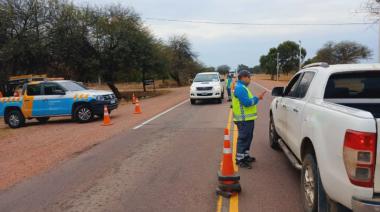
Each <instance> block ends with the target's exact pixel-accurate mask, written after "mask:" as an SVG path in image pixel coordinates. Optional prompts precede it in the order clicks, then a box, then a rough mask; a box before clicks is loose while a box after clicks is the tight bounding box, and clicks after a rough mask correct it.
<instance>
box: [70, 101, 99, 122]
mask: <svg viewBox="0 0 380 212" xmlns="http://www.w3.org/2000/svg"><path fill="white" fill-rule="evenodd" d="M73 117H74V120H75V121H77V122H79V123H87V122H90V121H92V120H93V119H94V113H93V111H92V109H91V108H90V107H89V106H88V105H85V104H83V105H78V106H77V107H76V108H75V110H74V114H73Z"/></svg>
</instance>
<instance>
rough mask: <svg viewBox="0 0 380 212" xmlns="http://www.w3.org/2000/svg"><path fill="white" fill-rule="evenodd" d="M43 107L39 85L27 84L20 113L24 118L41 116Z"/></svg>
mask: <svg viewBox="0 0 380 212" xmlns="http://www.w3.org/2000/svg"><path fill="white" fill-rule="evenodd" d="M43 107H44V102H43V96H42V89H41V83H35V84H28V85H27V86H26V92H25V93H24V96H23V103H22V113H23V114H24V116H25V118H30V117H36V116H41V111H42V110H43Z"/></svg>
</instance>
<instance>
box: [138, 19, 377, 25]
mask: <svg viewBox="0 0 380 212" xmlns="http://www.w3.org/2000/svg"><path fill="white" fill-rule="evenodd" d="M145 19H146V20H151V21H164V22H178V23H194V24H214V25H240V26H355V25H372V24H374V23H376V22H346V23H249V22H218V21H209V20H206V21H196V20H180V19H167V18H145Z"/></svg>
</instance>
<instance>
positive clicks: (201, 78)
mask: <svg viewBox="0 0 380 212" xmlns="http://www.w3.org/2000/svg"><path fill="white" fill-rule="evenodd" d="M217 81H219V77H218V75H217V74H198V75H197V76H196V77H195V79H194V82H217Z"/></svg>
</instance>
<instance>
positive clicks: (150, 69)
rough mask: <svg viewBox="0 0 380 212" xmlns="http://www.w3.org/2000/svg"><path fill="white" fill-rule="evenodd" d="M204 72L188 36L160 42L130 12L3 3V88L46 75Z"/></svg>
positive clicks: (113, 78)
mask: <svg viewBox="0 0 380 212" xmlns="http://www.w3.org/2000/svg"><path fill="white" fill-rule="evenodd" d="M203 69H204V66H203V65H202V64H201V63H200V62H199V61H198V60H197V56H196V54H194V53H193V51H192V48H191V43H190V42H189V40H188V39H187V38H186V37H185V36H178V35H177V36H172V37H171V38H170V39H169V40H168V41H166V42H164V41H162V40H159V39H156V38H155V37H154V36H153V35H152V33H151V32H150V31H149V29H148V28H146V27H145V26H144V24H143V22H142V20H141V18H140V16H139V14H137V13H136V12H134V10H133V9H132V8H129V7H127V8H125V7H122V6H121V5H114V6H108V7H102V8H97V7H90V6H87V7H78V6H75V5H74V4H73V3H72V2H69V1H66V0H0V83H4V82H5V81H6V80H7V78H8V77H9V76H11V75H20V74H44V73H47V74H49V75H50V76H55V77H65V78H67V79H73V80H77V81H83V82H95V81H98V80H103V81H107V82H125V81H141V80H144V79H163V80H165V79H174V80H175V81H176V82H177V83H178V85H183V84H186V83H187V82H188V79H189V78H191V77H193V76H194V74H195V73H197V72H200V71H202V70H203Z"/></svg>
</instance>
